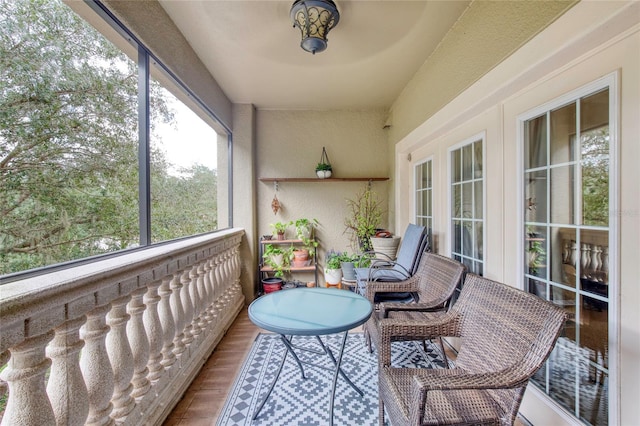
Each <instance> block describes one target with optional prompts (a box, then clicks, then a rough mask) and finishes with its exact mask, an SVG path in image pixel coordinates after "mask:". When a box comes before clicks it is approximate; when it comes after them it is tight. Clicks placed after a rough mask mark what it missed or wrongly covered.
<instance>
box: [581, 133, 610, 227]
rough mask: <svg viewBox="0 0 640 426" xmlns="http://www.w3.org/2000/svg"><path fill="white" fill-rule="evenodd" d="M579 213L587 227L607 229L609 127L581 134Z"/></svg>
mask: <svg viewBox="0 0 640 426" xmlns="http://www.w3.org/2000/svg"><path fill="white" fill-rule="evenodd" d="M581 136H582V137H581V146H582V203H583V207H582V214H583V217H584V218H583V221H584V223H585V224H587V225H594V226H609V128H608V127H601V128H598V129H595V130H592V131H587V132H584V133H582V135H581Z"/></svg>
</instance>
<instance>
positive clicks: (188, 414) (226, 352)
mask: <svg viewBox="0 0 640 426" xmlns="http://www.w3.org/2000/svg"><path fill="white" fill-rule="evenodd" d="M260 331H262V330H261V329H260V328H258V327H256V326H255V325H253V323H252V322H251V321H249V316H248V315H247V309H246V308H245V309H243V310H242V312H240V314H239V315H238V318H236V320H235V321H234V323H233V325H232V326H231V328H229V330H228V331H227V334H226V335H225V336H224V338H223V339H222V341H221V342H220V344H219V345H218V347H217V348H216V350H215V351H214V352H213V354H212V355H211V357H210V358H209V360H208V361H207V362H206V363H205V365H204V366H203V367H202V370H201V371H200V374H199V375H198V377H197V378H196V380H194V381H193V383H192V384H191V386H190V387H189V389H188V390H187V392H186V393H185V395H184V397H183V398H182V400H181V401H180V402H179V403H178V405H177V406H176V408H175V409H174V410H173V412H172V413H171V415H170V416H169V418H168V419H167V420H166V421H165V423H164V425H165V426H186V425H189V426H205V425H206V426H211V425H214V424H215V422H216V420H217V419H218V413H219V412H220V410H221V409H222V406H223V405H224V402H225V399H226V397H227V392H228V391H229V390H231V386H232V385H233V381H234V379H235V377H236V374H237V372H238V369H239V368H240V366H241V365H242V362H243V361H244V358H245V356H246V354H247V352H248V351H249V349H250V348H251V344H252V343H253V341H254V340H255V338H256V336H257V335H258V333H259V332H260Z"/></svg>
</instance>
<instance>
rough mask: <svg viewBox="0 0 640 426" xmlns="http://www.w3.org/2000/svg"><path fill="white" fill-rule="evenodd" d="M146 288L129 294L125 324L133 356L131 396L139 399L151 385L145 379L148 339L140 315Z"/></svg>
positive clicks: (143, 307)
mask: <svg viewBox="0 0 640 426" xmlns="http://www.w3.org/2000/svg"><path fill="white" fill-rule="evenodd" d="M146 292H147V289H146V288H140V289H138V290H136V291H134V292H133V293H131V302H129V310H128V312H129V315H131V319H130V320H129V322H128V323H127V335H128V336H129V342H130V344H131V352H132V354H133V378H132V379H131V383H132V384H133V390H132V391H131V396H132V397H134V398H136V399H139V398H141V397H143V396H144V395H146V394H147V392H149V389H150V388H151V383H149V379H147V375H148V374H149V369H148V368H147V362H148V361H149V339H148V338H147V332H146V331H145V329H144V321H143V319H142V315H143V313H144V311H145V305H144V302H143V301H142V298H143V297H144V294H145V293H146Z"/></svg>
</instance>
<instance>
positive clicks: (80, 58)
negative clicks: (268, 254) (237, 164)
mask: <svg viewBox="0 0 640 426" xmlns="http://www.w3.org/2000/svg"><path fill="white" fill-rule="evenodd" d="M0 29H1V31H0V274H3V273H9V272H15V271H21V270H25V269H29V268H33V267H38V266H43V265H49V264H52V263H57V262H61V261H65V260H70V259H77V258H82V257H86V256H90V255H94V254H98V253H104V252H110V251H114V250H119V249H123V248H126V247H130V246H135V245H137V244H138V242H139V229H138V173H137V170H138V157H137V156H138V154H137V152H138V129H137V126H138V122H137V116H138V112H137V108H138V104H137V95H138V91H137V78H138V77H137V66H136V63H135V61H132V60H131V59H129V58H128V57H127V56H126V55H125V54H124V53H123V52H122V51H121V50H120V49H118V48H117V47H116V46H114V45H113V44H111V42H109V41H108V40H107V39H105V38H104V37H103V36H102V35H101V34H99V33H98V32H97V31H96V30H95V29H93V28H92V27H91V26H89V25H88V24H87V23H86V22H85V21H83V20H82V19H81V18H80V17H78V16H77V15H76V14H75V13H73V12H72V11H71V10H69V9H68V7H67V6H66V5H64V4H62V2H59V1H57V0H56V1H52V0H10V1H5V0H0ZM160 89H161V88H160V87H159V85H158V84H157V83H156V84H154V85H152V88H151V90H152V96H151V99H152V102H153V103H154V104H153V106H152V108H151V112H152V114H153V115H152V117H151V120H152V122H159V121H164V122H169V121H171V120H172V118H173V116H172V112H171V110H170V107H169V105H168V104H167V101H166V99H165V96H164V95H163V94H162V91H161V90H160ZM152 161H153V162H154V165H153V169H154V170H155V174H156V178H157V179H158V181H159V182H163V181H165V180H166V181H167V182H169V181H172V179H171V178H169V177H168V176H167V166H168V164H167V162H166V160H165V159H164V158H163V156H162V155H161V154H159V153H154V155H153V160H152ZM209 172H210V174H211V171H209ZM193 173H194V176H198V177H200V175H201V174H202V173H204V171H202V170H194V171H193ZM213 178H214V180H215V177H213ZM200 180H202V179H200ZM179 183H180V182H172V183H171V184H166V185H165V186H164V187H163V188H162V189H161V190H162V191H164V190H170V189H172V188H177V189H176V190H178V191H180V192H181V191H183V188H178V186H179ZM183 184H184V183H183ZM196 184H197V183H196ZM163 196H164V197H166V198H167V199H174V198H175V197H174V196H172V195H170V194H164V195H163ZM214 203H215V198H214ZM196 207H201V206H200V205H197V206H196ZM207 208H210V206H208V207H207ZM184 214H185V215H186V214H187V213H186V212H185V213H184ZM161 216H162V215H161ZM180 220H184V218H181V219H180ZM190 229H191V228H190V227H189V226H186V227H184V231H185V232H189V230H190ZM198 229H201V227H200V228H198ZM209 230H210V229H209ZM201 232H202V231H201ZM160 234H162V233H160ZM183 235H185V234H183Z"/></svg>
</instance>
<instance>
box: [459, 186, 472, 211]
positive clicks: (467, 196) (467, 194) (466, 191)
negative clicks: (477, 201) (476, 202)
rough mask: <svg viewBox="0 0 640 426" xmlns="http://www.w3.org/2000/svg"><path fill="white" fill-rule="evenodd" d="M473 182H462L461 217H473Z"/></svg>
mask: <svg viewBox="0 0 640 426" xmlns="http://www.w3.org/2000/svg"><path fill="white" fill-rule="evenodd" d="M472 197H473V184H472V183H471V182H467V183H463V184H462V217H464V218H472V217H473V198H472Z"/></svg>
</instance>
